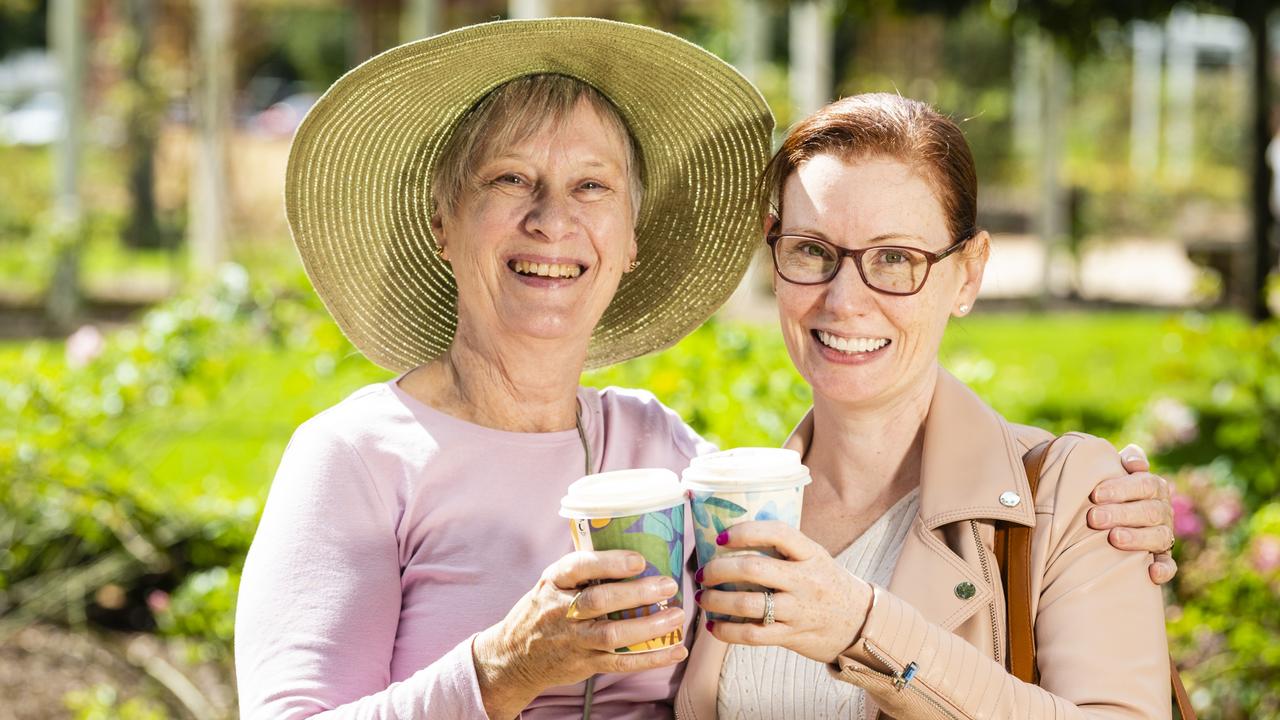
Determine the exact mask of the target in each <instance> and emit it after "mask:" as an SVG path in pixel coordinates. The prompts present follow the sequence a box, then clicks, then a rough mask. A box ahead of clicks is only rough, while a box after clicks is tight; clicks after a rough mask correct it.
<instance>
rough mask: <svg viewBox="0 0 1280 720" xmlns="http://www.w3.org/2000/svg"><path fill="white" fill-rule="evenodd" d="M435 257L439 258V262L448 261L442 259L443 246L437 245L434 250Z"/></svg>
mask: <svg viewBox="0 0 1280 720" xmlns="http://www.w3.org/2000/svg"><path fill="white" fill-rule="evenodd" d="M435 256H436V257H438V258H440V259H441V260H444V262H449V261H448V260H445V257H444V246H443V245H437V246H436V249H435Z"/></svg>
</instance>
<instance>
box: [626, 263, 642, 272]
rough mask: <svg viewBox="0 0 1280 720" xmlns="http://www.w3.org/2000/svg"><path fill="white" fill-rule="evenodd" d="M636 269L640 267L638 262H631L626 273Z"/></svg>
mask: <svg viewBox="0 0 1280 720" xmlns="http://www.w3.org/2000/svg"><path fill="white" fill-rule="evenodd" d="M638 267H640V261H639V260H632V261H631V264H630V265H628V266H627V272H631V271H632V270H635V269H636V268H638Z"/></svg>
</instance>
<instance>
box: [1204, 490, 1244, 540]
mask: <svg viewBox="0 0 1280 720" xmlns="http://www.w3.org/2000/svg"><path fill="white" fill-rule="evenodd" d="M1209 501H1210V503H1211V506H1210V508H1209V512H1207V513H1205V515H1207V516H1208V518H1209V524H1210V525H1212V526H1214V527H1215V528H1217V529H1219V530H1223V529H1225V528H1229V527H1231V526H1232V525H1235V524H1236V521H1237V520H1239V519H1240V517H1241V516H1242V515H1244V504H1243V503H1241V502H1240V494H1239V493H1237V492H1236V491H1235V490H1233V489H1231V488H1223V489H1221V490H1219V491H1218V492H1216V493H1214V494H1213V496H1212V497H1210V499H1209Z"/></svg>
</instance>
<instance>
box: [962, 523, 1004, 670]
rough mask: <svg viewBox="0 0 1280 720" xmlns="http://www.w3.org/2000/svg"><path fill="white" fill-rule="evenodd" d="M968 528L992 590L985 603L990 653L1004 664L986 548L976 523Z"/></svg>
mask: <svg viewBox="0 0 1280 720" xmlns="http://www.w3.org/2000/svg"><path fill="white" fill-rule="evenodd" d="M969 527H970V528H971V529H972V530H973V543H974V545H976V546H977V548H978V562H979V563H981V564H982V579H983V580H986V581H987V587H988V588H992V589H993V592H992V593H991V602H989V603H987V609H988V610H989V611H990V613H991V651H992V652H993V653H994V655H995V660H996V663H997V664H999V665H1003V664H1004V660H1003V659H1002V658H1001V657H1000V654H1001V653H1000V625H999V624H998V620H997V618H996V598H995V592H994V588H995V583H993V582H992V580H991V565H990V564H988V563H987V548H986V547H985V546H984V545H983V544H982V536H981V535H980V534H978V521H977V520H970V521H969Z"/></svg>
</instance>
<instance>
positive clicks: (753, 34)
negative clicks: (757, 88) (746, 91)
mask: <svg viewBox="0 0 1280 720" xmlns="http://www.w3.org/2000/svg"><path fill="white" fill-rule="evenodd" d="M737 7H738V17H737V30H738V37H737V41H736V42H735V47H734V49H735V51H736V52H735V53H734V54H735V56H736V57H735V58H734V65H736V66H737V68H738V72H740V73H742V74H743V76H744V77H746V78H747V79H748V80H750V81H751V82H753V83H755V84H757V85H759V84H760V80H761V73H762V72H764V54H765V48H766V47H767V46H768V44H769V24H768V18H767V17H766V15H765V8H764V2H763V0H738V3H737Z"/></svg>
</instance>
